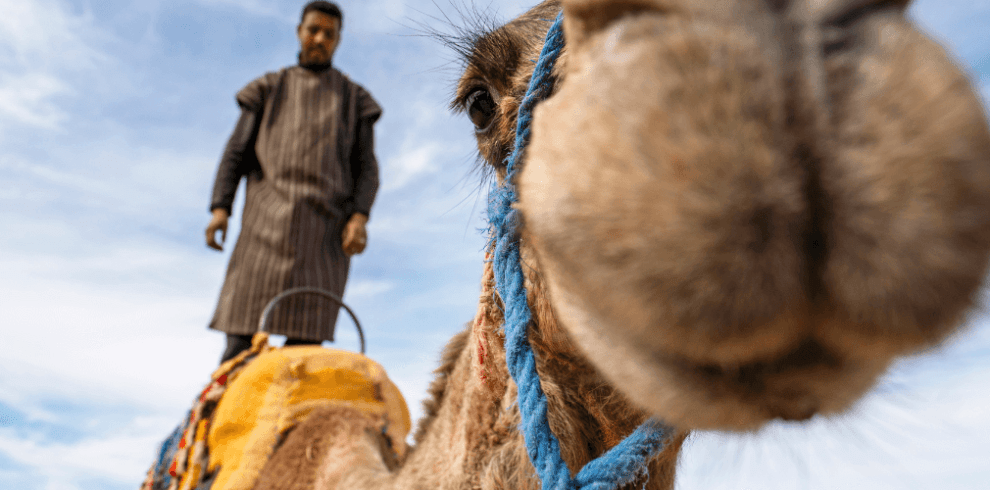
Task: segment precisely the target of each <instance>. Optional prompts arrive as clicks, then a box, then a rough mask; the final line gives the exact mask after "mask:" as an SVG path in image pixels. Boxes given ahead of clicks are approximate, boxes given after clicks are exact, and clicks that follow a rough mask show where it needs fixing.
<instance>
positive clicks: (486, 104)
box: [464, 88, 498, 133]
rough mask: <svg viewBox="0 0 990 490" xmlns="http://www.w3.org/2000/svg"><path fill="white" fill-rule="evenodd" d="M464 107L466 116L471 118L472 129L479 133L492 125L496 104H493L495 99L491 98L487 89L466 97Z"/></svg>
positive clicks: (478, 90) (480, 89) (481, 89)
mask: <svg viewBox="0 0 990 490" xmlns="http://www.w3.org/2000/svg"><path fill="white" fill-rule="evenodd" d="M464 107H465V108H466V110H467V113H468V116H470V117H471V122H473V123H474V128H475V130H476V131H478V132H479V133H481V132H484V131H486V130H488V128H489V127H491V125H492V121H494V120H495V111H496V109H497V108H498V104H496V103H495V98H494V97H492V94H491V92H489V91H488V90H487V89H483V88H479V89H477V90H475V91H474V92H471V95H468V98H467V100H466V101H465V102H464Z"/></svg>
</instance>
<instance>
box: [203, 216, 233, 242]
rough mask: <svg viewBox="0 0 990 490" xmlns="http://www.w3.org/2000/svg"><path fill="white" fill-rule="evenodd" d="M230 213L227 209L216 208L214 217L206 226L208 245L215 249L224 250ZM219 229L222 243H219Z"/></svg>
mask: <svg viewBox="0 0 990 490" xmlns="http://www.w3.org/2000/svg"><path fill="white" fill-rule="evenodd" d="M228 218H230V213H228V212H227V210H226V209H221V208H216V209H214V210H213V219H211V220H210V224H209V225H207V226H206V246H207V247H210V248H212V249H214V250H219V251H221V252H222V251H223V242H225V241H226V240H227V219H228ZM217 231H219V232H220V243H217Z"/></svg>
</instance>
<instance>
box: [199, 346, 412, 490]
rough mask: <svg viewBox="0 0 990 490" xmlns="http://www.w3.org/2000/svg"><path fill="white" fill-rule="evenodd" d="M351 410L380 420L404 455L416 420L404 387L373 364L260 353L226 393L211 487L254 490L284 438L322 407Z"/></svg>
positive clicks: (323, 352)
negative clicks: (402, 391)
mask: <svg viewBox="0 0 990 490" xmlns="http://www.w3.org/2000/svg"><path fill="white" fill-rule="evenodd" d="M328 406H329V407H333V406H345V407H350V408H353V409H356V410H359V411H361V412H363V413H365V414H367V415H368V416H369V417H371V418H373V419H374V420H377V421H379V424H380V425H381V427H382V430H383V432H384V433H385V435H386V437H388V439H389V440H390V442H391V445H392V448H393V449H394V450H395V452H396V456H398V457H399V458H400V459H401V458H402V457H404V456H405V451H406V443H405V439H406V435H407V434H408V433H409V429H410V427H411V421H410V419H409V409H408V407H407V406H406V402H405V400H404V399H403V398H402V394H401V393H400V392H399V389H398V388H396V386H395V385H394V384H392V382H391V381H389V379H388V377H387V376H386V374H385V370H384V369H383V368H382V367H381V366H380V365H379V364H378V363H376V362H375V361H372V360H371V359H369V358H367V357H365V356H363V355H361V354H356V353H353V352H348V351H342V350H336V349H325V348H323V347H318V346H294V347H285V348H281V349H271V350H267V351H265V352H262V353H261V354H259V355H258V357H257V358H255V359H254V360H252V361H251V362H250V363H248V365H247V366H245V367H244V369H243V371H241V373H240V374H239V375H238V376H237V377H236V378H235V379H234V380H233V381H231V383H230V385H229V386H228V387H227V389H226V391H225V392H224V393H223V397H222V398H221V399H220V402H219V403H218V405H217V407H216V411H215V412H214V414H213V417H212V422H211V424H210V429H209V434H208V436H207V447H209V470H210V472H211V473H213V472H216V476H215V479H214V482H213V485H212V487H211V488H212V490H251V489H252V488H253V487H254V484H255V482H256V481H257V479H258V475H259V474H260V472H261V469H262V468H263V467H264V465H265V463H266V462H267V461H268V459H269V458H270V457H271V455H272V453H273V452H274V450H275V445H276V444H277V443H278V440H279V437H280V436H281V434H283V433H284V431H286V430H287V429H289V428H291V427H293V426H295V425H296V424H299V423H301V422H302V421H303V420H305V419H306V417H307V416H308V415H309V413H311V412H312V411H313V410H314V409H316V408H319V407H328Z"/></svg>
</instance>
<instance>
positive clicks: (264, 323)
mask: <svg viewBox="0 0 990 490" xmlns="http://www.w3.org/2000/svg"><path fill="white" fill-rule="evenodd" d="M296 294H316V295H319V296H323V297H324V298H327V299H330V300H331V301H333V302H334V303H337V304H339V305H340V306H341V307H343V308H344V310H345V311H347V314H348V315H350V316H351V320H354V326H355V327H357V333H358V338H359V339H360V340H361V354H362V355H363V354H364V330H362V329H361V322H359V321H358V319H357V315H355V314H354V312H353V311H352V310H351V309H350V307H348V306H347V305H346V304H344V300H342V299H340V297H339V296H337V295H336V294H333V293H331V292H330V291H327V290H326V289H320V288H309V287H304V288H292V289H287V290H285V291H282V292H281V293H279V294H278V295H276V296H275V297H274V298H272V300H271V301H269V302H268V305H267V306H265V309H264V310H263V311H262V312H261V319H260V320H258V331H259V332H266V331H267V329H268V322H269V321H270V320H271V317H272V311H274V310H275V305H277V304H278V302H279V301H282V300H283V299H285V298H288V297H289V296H293V295H296Z"/></svg>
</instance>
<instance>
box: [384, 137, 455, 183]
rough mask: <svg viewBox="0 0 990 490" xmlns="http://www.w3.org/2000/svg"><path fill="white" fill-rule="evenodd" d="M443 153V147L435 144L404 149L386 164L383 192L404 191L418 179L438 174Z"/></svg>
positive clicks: (427, 143)
mask: <svg viewBox="0 0 990 490" xmlns="http://www.w3.org/2000/svg"><path fill="white" fill-rule="evenodd" d="M442 151H443V147H442V146H441V145H440V144H438V143H435V142H426V143H423V144H421V145H418V146H413V147H403V148H402V149H401V150H399V152H398V154H397V155H395V156H393V157H392V158H391V159H389V160H387V161H386V162H385V168H384V169H382V174H383V179H382V180H383V181H384V185H383V186H382V192H388V191H394V190H397V189H402V188H403V187H405V186H407V185H409V184H410V183H412V182H414V181H415V180H416V179H417V178H419V177H423V176H425V175H428V174H431V173H434V172H436V171H437V170H438V169H439V167H438V165H437V159H438V158H439V157H440V155H441V153H442Z"/></svg>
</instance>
